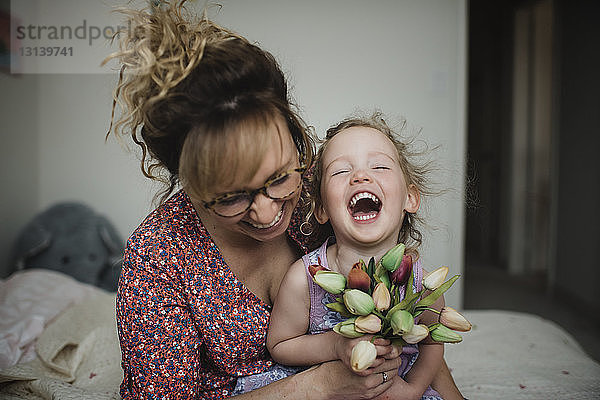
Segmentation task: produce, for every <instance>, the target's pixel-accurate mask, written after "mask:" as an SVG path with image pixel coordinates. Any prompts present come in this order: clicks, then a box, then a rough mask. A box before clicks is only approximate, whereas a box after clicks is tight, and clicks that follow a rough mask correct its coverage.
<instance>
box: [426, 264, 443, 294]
mask: <svg viewBox="0 0 600 400" xmlns="http://www.w3.org/2000/svg"><path fill="white" fill-rule="evenodd" d="M446 275H448V267H439V268H438V269H436V270H435V271H433V272H430V273H428V274H427V275H425V277H424V278H423V286H425V289H429V290H435V289H437V288H438V287H440V285H441V284H442V283H444V280H445V279H446Z"/></svg>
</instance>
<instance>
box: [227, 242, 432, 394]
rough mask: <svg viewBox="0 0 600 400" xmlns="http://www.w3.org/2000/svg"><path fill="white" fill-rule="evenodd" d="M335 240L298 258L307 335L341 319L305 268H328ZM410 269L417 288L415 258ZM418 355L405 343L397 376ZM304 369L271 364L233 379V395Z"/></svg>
mask: <svg viewBox="0 0 600 400" xmlns="http://www.w3.org/2000/svg"><path fill="white" fill-rule="evenodd" d="M334 240H335V239H332V238H330V239H328V240H327V241H325V243H323V244H322V245H321V247H319V248H318V249H316V250H314V251H312V252H310V253H308V254H306V255H305V256H304V257H302V261H304V269H305V271H306V278H307V280H308V290H309V293H310V311H309V325H308V331H309V333H310V334H311V335H316V334H319V333H323V332H326V331H329V330H331V329H333V327H334V326H335V325H337V323H338V322H341V321H344V320H345V318H343V317H342V316H341V315H340V314H339V313H338V312H336V311H333V310H330V309H329V308H327V304H329V303H333V302H335V297H334V295H332V294H331V293H328V292H326V291H325V290H324V289H323V288H321V287H320V286H319V285H317V284H316V283H315V282H314V281H313V279H312V277H311V275H310V272H309V271H308V266H309V265H313V264H320V265H322V266H323V267H325V268H327V269H329V265H328V263H327V246H328V244H330V243H333V241H334ZM413 271H414V276H415V279H414V281H415V283H414V284H413V290H414V291H418V290H421V282H422V279H423V267H422V264H421V260H417V261H416V262H415V263H414V264H413ZM405 290H406V288H405V287H403V288H401V292H400V294H401V297H402V298H403V297H404V294H405V293H404V292H405ZM418 356H419V350H418V347H417V345H407V346H404V347H403V348H402V354H401V356H400V357H401V358H402V364H401V366H400V368H399V369H398V375H400V376H401V377H402V378H404V377H405V376H406V374H407V373H408V371H409V370H410V368H411V367H412V365H413V364H414V363H415V361H416V360H417V358H418ZM303 369H305V368H299V367H288V366H284V365H280V364H273V366H272V367H271V368H269V369H268V370H267V371H265V372H263V373H261V374H256V375H249V376H245V377H240V378H238V380H237V384H236V387H235V390H234V392H233V394H234V395H236V394H240V393H245V392H249V391H250V390H253V389H258V388H259V387H262V386H265V385H267V384H269V383H272V382H275V381H277V380H279V379H282V378H285V377H287V376H290V375H293V374H295V373H297V372H299V371H302V370H303ZM421 400H443V399H442V397H441V396H440V395H439V394H438V393H437V392H436V391H435V390H433V389H432V388H431V387H428V388H427V390H426V391H425V393H424V394H423V397H421Z"/></svg>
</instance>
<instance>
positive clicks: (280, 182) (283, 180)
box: [269, 174, 290, 186]
mask: <svg viewBox="0 0 600 400" xmlns="http://www.w3.org/2000/svg"><path fill="white" fill-rule="evenodd" d="M289 179H290V175H289V174H285V175H283V176H280V177H279V178H275V180H274V181H272V182H271V184H270V185H269V186H277V185H283V184H285V183H286V182H287V181H288V180H289Z"/></svg>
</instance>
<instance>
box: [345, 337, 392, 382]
mask: <svg viewBox="0 0 600 400" xmlns="http://www.w3.org/2000/svg"><path fill="white" fill-rule="evenodd" d="M335 335H336V336H337V338H336V340H335V345H334V347H335V352H336V354H337V358H338V359H339V360H340V361H342V363H343V364H344V365H345V366H346V367H347V368H348V369H350V370H352V367H351V363H350V358H351V356H352V349H353V348H354V346H355V345H356V344H357V343H358V342H360V341H362V340H368V341H371V340H373V335H365V336H361V337H359V338H355V339H349V338H346V337H343V336H341V335H339V334H337V333H335ZM373 344H374V345H375V348H376V349H377V359H376V360H375V362H374V363H373V365H371V367H369V368H368V369H366V370H365V371H361V372H355V373H356V374H357V375H360V376H367V375H371V374H372V373H374V372H373V369H374V368H378V367H380V366H381V365H382V364H384V362H385V361H386V360H391V359H395V358H397V357H398V356H399V355H400V353H401V349H400V350H398V348H397V347H396V346H393V345H391V343H390V341H389V340H387V339H382V338H377V339H375V340H374V341H373ZM384 368H385V366H384ZM378 372H381V371H378Z"/></svg>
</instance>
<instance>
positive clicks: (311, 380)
mask: <svg viewBox="0 0 600 400" xmlns="http://www.w3.org/2000/svg"><path fill="white" fill-rule="evenodd" d="M322 370H323V366H322V364H319V365H315V366H312V367H310V368H309V369H307V370H305V371H302V372H300V373H298V374H295V375H294V376H292V378H293V381H294V382H293V383H291V384H292V385H293V389H294V390H295V392H294V393H301V395H300V396H298V397H297V398H298V399H307V400H308V399H310V400H313V399H314V400H327V399H331V398H332V396H333V395H334V394H335V393H334V392H332V391H331V390H332V387H331V386H332V385H331V382H330V380H329V379H325V375H326V374H323V373H322V372H323V371H322Z"/></svg>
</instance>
